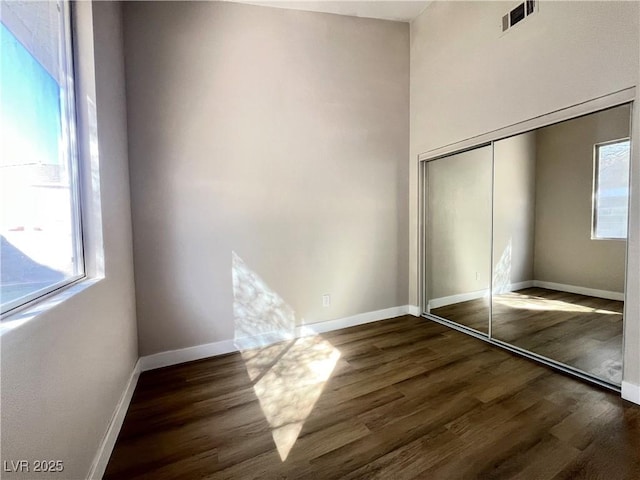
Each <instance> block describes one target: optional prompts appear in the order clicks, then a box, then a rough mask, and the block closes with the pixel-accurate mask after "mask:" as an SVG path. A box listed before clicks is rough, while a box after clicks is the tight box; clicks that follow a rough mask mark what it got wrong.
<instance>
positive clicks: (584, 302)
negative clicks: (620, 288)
mask: <svg viewBox="0 0 640 480" xmlns="http://www.w3.org/2000/svg"><path fill="white" fill-rule="evenodd" d="M487 307H488V299H486V298H482V299H477V300H471V301H468V302H462V303H458V304H455V305H448V306H446V307H441V308H438V309H434V310H432V312H431V313H433V314H434V315H438V316H440V317H442V318H446V319H448V320H452V321H455V322H456V323H459V324H462V325H465V326H468V327H470V328H474V329H476V330H480V331H482V330H481V329H482V328H484V329H486V320H484V319H486V318H487V315H486V314H485V311H486V309H487ZM622 307H623V302H620V301H616V300H607V299H604V298H597V297H588V296H585V295H577V294H574V293H567V292H558V291H554V290H547V289H544V288H527V289H523V290H518V291H516V292H509V293H503V294H500V295H496V296H495V297H494V300H493V325H492V337H493V338H494V339H496V340H501V341H503V342H507V343H510V344H512V345H515V346H517V347H520V348H524V349H526V350H529V351H531V352H534V353H537V354H538V355H542V356H544V357H547V358H550V359H553V360H556V361H558V362H561V363H564V364H566V365H571V366H572V367H575V368H578V369H580V370H582V371H584V372H587V373H589V374H591V375H595V376H597V377H599V378H602V379H604V380H606V381H608V382H611V383H615V384H618V385H619V384H620V382H621V381H622ZM479 312H480V313H479Z"/></svg>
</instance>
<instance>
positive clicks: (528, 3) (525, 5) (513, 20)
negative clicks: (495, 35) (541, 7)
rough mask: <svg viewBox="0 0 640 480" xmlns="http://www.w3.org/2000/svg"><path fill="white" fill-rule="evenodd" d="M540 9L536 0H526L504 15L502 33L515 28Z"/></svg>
mask: <svg viewBox="0 0 640 480" xmlns="http://www.w3.org/2000/svg"><path fill="white" fill-rule="evenodd" d="M537 9H538V2H537V1H536V0H525V1H524V2H522V3H521V4H519V5H518V6H517V7H515V8H514V9H513V10H511V11H510V12H508V13H506V14H505V15H504V16H503V17H502V33H504V32H506V31H507V30H509V29H511V28H513V27H514V26H516V25H517V24H518V23H520V22H521V21H522V20H524V19H525V18H527V17H528V16H529V15H531V14H533V13H535V12H536V11H537Z"/></svg>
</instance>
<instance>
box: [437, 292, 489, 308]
mask: <svg viewBox="0 0 640 480" xmlns="http://www.w3.org/2000/svg"><path fill="white" fill-rule="evenodd" d="M488 296H489V289H486V290H477V291H475V292H468V293H458V294H456V295H449V296H447V297H439V298H432V299H431V300H429V303H428V305H427V310H428V311H431V310H432V309H434V308H440V307H446V306H447V305H454V304H456V303H462V302H468V301H470V300H477V299H478V298H483V297H488Z"/></svg>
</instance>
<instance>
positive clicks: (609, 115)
mask: <svg viewBox="0 0 640 480" xmlns="http://www.w3.org/2000/svg"><path fill="white" fill-rule="evenodd" d="M630 120H631V111H630V109H629V106H628V105H622V106H620V107H617V108H612V109H609V110H605V111H602V112H597V113H594V114H591V115H586V116H584V117H580V118H576V119H573V120H570V121H567V122H562V123H559V124H556V125H551V126H549V127H545V128H541V129H540V130H538V132H537V151H538V156H537V162H536V187H537V188H536V227H535V257H534V258H535V263H534V275H535V277H534V278H535V279H536V280H540V281H544V282H552V283H560V284H564V285H574V286H579V287H586V288H592V289H596V290H606V291H609V292H620V293H622V292H624V281H625V278H624V275H625V267H626V250H627V244H626V242H625V241H621V240H592V239H591V214H592V203H591V200H592V192H593V147H594V145H595V144H597V143H602V142H607V141H611V140H618V139H621V138H625V137H628V136H629V134H630V131H629V126H630Z"/></svg>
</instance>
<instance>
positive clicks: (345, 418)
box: [104, 316, 640, 480]
mask: <svg viewBox="0 0 640 480" xmlns="http://www.w3.org/2000/svg"><path fill="white" fill-rule="evenodd" d="M104 478H105V479H108V480H111V479H128V480H130V479H174V478H175V479H178V478H184V479H195V478H207V479H253V478H255V479H275V478H278V479H281V478H287V479H333V478H346V479H375V478H380V479H414V478H415V479H420V478H425V479H475V478H483V479H501V478H502V479H507V478H508V479H513V478H522V479H528V480H530V479H535V480H544V479H579V478H583V479H587V478H588V479H598V478H602V479H607V480H615V479H638V478H640V407H637V406H634V405H632V404H630V403H628V402H625V401H623V400H621V399H620V398H619V397H618V396H617V395H616V394H613V393H610V392H607V391H604V390H601V389H599V388H597V387H594V386H591V385H588V384H586V383H583V382H581V381H579V380H576V379H573V378H570V377H568V376H564V375H562V374H560V373H557V372H555V371H553V370H551V369H548V368H546V367H544V366H542V365H539V364H536V363H535V362H532V361H529V360H527V359H524V358H521V357H518V356H515V355H512V354H511V353H509V352H507V351H505V350H502V349H499V348H497V347H494V346H491V345H489V344H487V343H486V342H482V341H480V340H478V339H475V338H473V337H470V336H468V335H465V334H463V333H460V332H456V331H454V330H451V329H448V328H446V327H444V326H441V325H439V324H436V323H434V322H429V321H427V320H424V319H419V318H415V317H410V316H406V317H399V318H397V319H392V320H386V321H382V322H376V323H372V324H367V325H362V326H358V327H353V328H348V329H344V330H339V331H334V332H330V333H326V334H322V335H321V336H317V337H308V338H306V339H298V340H295V341H291V342H285V343H281V344H277V345H273V346H271V347H267V348H263V349H257V350H253V351H249V352H244V353H243V354H231V355H226V356H221V357H215V358H211V359H207V360H202V361H197V362H192V363H188V364H183V365H177V366H173V367H167V368H163V369H159V370H154V371H150V372H145V373H143V374H142V375H141V377H140V380H139V383H138V386H137V388H136V391H135V394H134V397H133V400H132V403H131V406H130V408H129V411H128V413H127V416H126V419H125V422H124V425H123V428H122V430H121V432H120V435H119V437H118V440H117V443H116V446H115V449H114V452H113V455H112V457H111V460H110V462H109V464H108V467H107V471H106V475H105V477H104Z"/></svg>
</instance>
